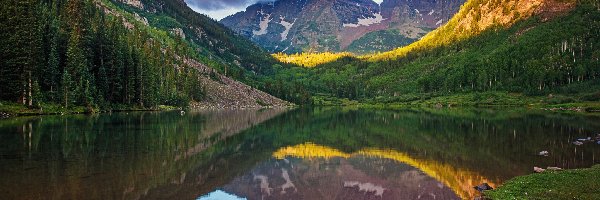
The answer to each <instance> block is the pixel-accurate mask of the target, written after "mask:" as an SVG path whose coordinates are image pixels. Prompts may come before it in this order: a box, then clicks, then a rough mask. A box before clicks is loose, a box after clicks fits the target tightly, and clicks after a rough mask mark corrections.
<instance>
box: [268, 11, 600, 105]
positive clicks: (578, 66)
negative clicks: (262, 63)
mask: <svg viewBox="0 0 600 200" xmlns="http://www.w3.org/2000/svg"><path fill="white" fill-rule="evenodd" d="M505 2H515V1H478V0H472V1H468V2H467V3H466V4H465V6H463V8H462V10H461V12H459V14H458V16H461V13H471V14H469V15H465V16H467V17H466V18H467V19H464V20H461V19H460V18H456V17H455V19H453V21H451V22H450V23H448V24H447V25H446V26H445V27H451V28H446V29H444V27H442V28H441V29H440V30H437V31H434V32H433V33H432V36H427V37H425V38H424V39H423V40H422V42H417V43H416V44H414V45H416V46H417V47H418V48H414V47H408V48H409V49H410V48H412V49H410V50H408V51H405V50H402V49H399V50H397V51H394V52H390V53H385V54H380V55H375V56H373V57H366V59H360V58H353V57H346V58H341V59H339V60H337V61H335V62H329V63H325V64H321V65H319V66H317V67H315V68H311V69H302V68H298V67H291V68H287V69H286V70H282V72H281V73H280V75H279V76H278V78H280V79H283V80H284V81H286V80H296V81H298V82H301V83H304V84H306V85H307V86H309V90H310V91H312V92H313V93H322V94H324V95H332V96H335V97H338V98H350V99H356V100H373V99H376V102H399V101H412V100H422V99H423V98H431V97H432V96H447V95H454V94H466V93H477V92H489V91H491V92H510V93H521V94H526V95H548V94H552V93H555V94H556V93H558V94H563V95H566V96H572V97H573V99H570V100H569V101H586V100H587V101H594V100H596V101H597V100H598V96H599V95H598V94H597V92H598V90H600V88H599V87H598V85H599V84H598V78H600V67H599V66H600V62H599V58H600V46H599V45H600V44H599V41H600V5H599V3H598V2H597V1H577V2H571V3H569V2H566V3H565V2H556V1H548V2H552V4H545V7H541V6H537V7H535V9H534V8H533V7H532V8H531V10H532V11H527V12H526V13H530V15H529V16H530V17H522V18H521V17H516V18H515V17H512V18H511V19H513V20H512V21H506V22H503V23H497V24H494V23H491V24H488V25H486V27H487V28H485V29H483V28H477V29H471V30H473V31H465V30H466V29H461V28H456V27H459V26H458V25H453V24H466V21H468V22H470V24H487V21H489V19H494V16H491V17H479V20H477V19H476V18H477V17H476V18H472V17H469V16H477V15H476V14H475V15H473V13H477V12H480V13H485V12H483V11H481V10H479V11H474V10H477V9H478V8H483V7H488V10H496V9H492V7H490V5H494V4H495V3H499V4H495V5H496V6H498V8H503V7H506V5H504V3H505ZM523 2H528V1H526V0H523V1H516V2H515V3H513V4H514V5H520V4H521V3H523ZM478 3H479V4H478ZM540 5H541V4H540ZM542 8H543V9H542ZM469 9H473V10H469ZM539 9H541V10H540V11H537V10H539ZM500 11H502V10H500ZM534 11H535V12H534ZM486 15H487V14H486ZM508 15H510V16H517V14H514V13H513V14H508ZM519 15H520V14H519ZM493 21H494V20H492V22H493ZM471 27H476V26H474V25H473V26H471ZM445 30H448V31H445ZM455 31H456V32H455ZM441 32H445V33H444V34H440V33H441ZM425 47H426V48H425ZM308 60H315V59H308Z"/></svg>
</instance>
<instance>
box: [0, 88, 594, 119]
mask: <svg viewBox="0 0 600 200" xmlns="http://www.w3.org/2000/svg"><path fill="white" fill-rule="evenodd" d="M588 96H590V95H587V96H586V95H581V94H580V95H572V96H568V95H548V96H527V95H523V94H519V93H507V92H482V93H464V94H453V95H435V94H421V95H401V96H397V97H379V98H373V99H365V100H361V101H357V100H350V99H345V98H336V97H331V96H327V95H316V96H314V97H313V105H314V106H349V107H358V108H372V109H414V108H426V109H428V108H527V109H538V110H542V111H549V112H563V113H584V114H600V100H597V99H595V98H589V97H588ZM593 96H594V97H595V96H598V97H599V98H600V94H593ZM174 109H181V108H177V107H173V106H164V105H161V106H157V107H155V108H141V107H132V106H125V105H113V106H112V107H111V108H110V109H98V108H86V107H83V106H76V107H71V108H68V109H65V108H64V107H63V106H61V105H58V104H42V105H40V106H36V107H35V108H29V107H27V106H24V105H22V104H18V103H12V102H0V118H7V117H15V116H32V115H60V114H84V113H102V112H122V111H164V110H174Z"/></svg>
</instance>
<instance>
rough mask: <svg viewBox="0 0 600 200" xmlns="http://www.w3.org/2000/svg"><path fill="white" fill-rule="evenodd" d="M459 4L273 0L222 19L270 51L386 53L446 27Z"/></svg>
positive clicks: (402, 0)
mask: <svg viewBox="0 0 600 200" xmlns="http://www.w3.org/2000/svg"><path fill="white" fill-rule="evenodd" d="M463 3H464V0H446V1H439V0H424V1H413V0H384V1H383V2H382V3H381V4H377V3H375V2H374V1H372V0H278V1H275V2H267V3H257V4H255V5H252V6H250V7H248V8H247V9H246V11H244V12H239V13H237V14H235V15H232V16H229V17H227V18H225V19H223V20H221V23H223V24H224V25H225V26H227V27H229V28H231V29H233V30H234V31H236V32H238V33H239V34H241V35H243V36H245V37H248V38H250V39H252V40H253V41H255V42H256V43H258V44H259V45H261V46H263V47H264V48H266V49H267V50H269V51H271V52H284V53H295V52H324V51H337V52H339V51H350V52H354V53H358V54H362V53H372V52H377V51H387V50H391V49H394V48H397V47H399V46H404V45H407V44H409V43H412V42H414V41H416V40H418V39H419V38H420V37H422V36H423V35H425V34H427V33H428V32H429V31H431V30H433V29H435V28H437V27H439V26H441V25H443V24H444V23H446V22H447V21H448V20H449V19H450V18H451V17H452V16H453V15H454V14H455V13H456V12H457V11H458V9H459V8H460V6H461V5H462V4H463Z"/></svg>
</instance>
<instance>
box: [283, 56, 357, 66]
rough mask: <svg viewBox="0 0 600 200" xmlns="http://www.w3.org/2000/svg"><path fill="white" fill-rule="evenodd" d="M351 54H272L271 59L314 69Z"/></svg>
mask: <svg viewBox="0 0 600 200" xmlns="http://www.w3.org/2000/svg"><path fill="white" fill-rule="evenodd" d="M351 56H352V54H351V53H346V52H342V53H331V52H325V53H299V54H298V53H296V54H291V55H287V54H284V53H277V54H273V57H274V58H275V59H277V60H279V61H280V62H283V63H291V64H295V65H299V66H302V67H309V68H310V67H315V66H317V65H320V64H324V63H328V62H333V61H336V60H338V59H340V58H343V57H351Z"/></svg>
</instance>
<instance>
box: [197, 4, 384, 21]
mask: <svg viewBox="0 0 600 200" xmlns="http://www.w3.org/2000/svg"><path fill="white" fill-rule="evenodd" d="M270 1H276V0H185V2H186V3H187V4H188V6H190V8H192V9H193V10H195V11H196V12H199V13H202V14H206V15H208V16H209V17H211V18H213V19H216V20H221V19H223V18H225V17H227V16H229V15H233V14H235V13H237V12H240V11H244V10H246V7H248V6H250V5H252V4H255V3H257V2H270ZM374 1H375V2H377V3H381V2H382V1H383V0H374Z"/></svg>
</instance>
